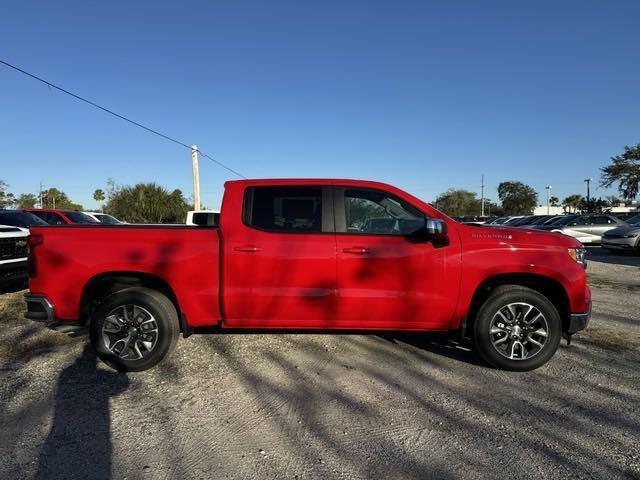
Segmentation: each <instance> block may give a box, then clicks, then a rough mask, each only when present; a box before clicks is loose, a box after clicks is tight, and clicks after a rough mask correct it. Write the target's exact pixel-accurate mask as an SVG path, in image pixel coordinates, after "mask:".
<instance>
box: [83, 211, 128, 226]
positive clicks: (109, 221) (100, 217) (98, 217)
mask: <svg viewBox="0 0 640 480" xmlns="http://www.w3.org/2000/svg"><path fill="white" fill-rule="evenodd" d="M82 213H84V214H85V215H87V216H88V217H91V218H93V219H94V220H95V221H96V222H100V223H104V224H105V225H119V224H121V223H124V222H122V221H120V220H118V219H117V218H116V217H114V216H113V215H109V214H108V213H102V212H82Z"/></svg>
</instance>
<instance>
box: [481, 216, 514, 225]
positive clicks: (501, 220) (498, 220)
mask: <svg viewBox="0 0 640 480" xmlns="http://www.w3.org/2000/svg"><path fill="white" fill-rule="evenodd" d="M510 218H511V217H498V218H496V219H494V220H493V221H492V222H490V223H485V225H502V224H504V223H505V222H506V221H507V220H509V219H510Z"/></svg>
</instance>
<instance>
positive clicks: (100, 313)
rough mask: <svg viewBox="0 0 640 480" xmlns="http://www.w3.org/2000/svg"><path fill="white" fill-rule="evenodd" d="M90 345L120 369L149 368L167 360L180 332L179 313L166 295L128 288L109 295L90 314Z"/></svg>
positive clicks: (109, 362) (114, 366)
mask: <svg viewBox="0 0 640 480" xmlns="http://www.w3.org/2000/svg"><path fill="white" fill-rule="evenodd" d="M90 333H91V344H92V345H93V348H94V349H95V351H96V353H97V354H98V356H99V357H100V359H101V360H102V361H104V362H105V363H106V364H107V365H109V366H111V367H112V368H115V369H116V370H118V371H124V372H136V371H141V370H147V369H149V368H151V367H153V366H154V365H156V364H157V363H159V362H160V361H161V360H162V359H164V358H165V357H166V356H167V355H168V354H169V353H171V351H172V350H173V348H174V347H175V344H176V342H177V340H178V336H179V335H180V329H179V325H178V314H177V312H176V308H175V307H174V305H173V303H172V302H171V301H170V300H169V299H168V298H167V297H166V296H164V295H163V294H161V293H160V292H157V291H156V290H152V289H149V288H137V287H136V288H128V289H125V290H122V291H120V292H117V293H115V294H113V295H111V296H110V297H108V298H107V299H106V300H105V301H104V302H103V303H101V304H100V306H99V307H98V308H97V309H96V311H95V312H94V313H93V314H92V315H91V325H90Z"/></svg>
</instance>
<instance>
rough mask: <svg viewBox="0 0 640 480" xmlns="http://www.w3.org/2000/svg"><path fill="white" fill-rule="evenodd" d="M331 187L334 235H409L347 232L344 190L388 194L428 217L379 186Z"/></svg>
mask: <svg viewBox="0 0 640 480" xmlns="http://www.w3.org/2000/svg"><path fill="white" fill-rule="evenodd" d="M332 188H333V206H334V218H335V233H336V235H357V236H359V237H396V238H398V237H400V238H407V237H410V236H411V235H403V234H402V233H372V232H358V233H354V232H348V231H347V214H346V211H345V208H344V207H345V204H344V192H345V190H368V191H371V192H379V193H384V194H385V195H388V196H389V197H391V198H394V199H397V200H400V201H401V202H403V203H408V204H409V205H411V206H412V207H413V208H415V209H416V210H417V211H418V212H420V213H421V214H422V215H424V218H425V221H426V219H427V218H430V217H429V215H427V213H426V212H424V211H423V210H422V209H420V208H418V207H416V206H415V205H414V204H413V203H410V202H407V201H406V200H403V199H402V198H400V197H398V196H397V195H395V194H393V193H391V192H388V191H386V190H381V189H379V188H371V187H361V186H358V185H345V186H342V185H336V186H334V187H332Z"/></svg>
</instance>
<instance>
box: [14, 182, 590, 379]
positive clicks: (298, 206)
mask: <svg viewBox="0 0 640 480" xmlns="http://www.w3.org/2000/svg"><path fill="white" fill-rule="evenodd" d="M219 220H220V224H219V226H217V225H213V226H203V227H193V226H187V225H182V226H171V227H168V226H164V225H158V226H150V225H144V226H142V225H124V226H117V227H111V226H97V225H72V226H67V227H51V226H47V227H34V229H33V230H32V232H31V235H30V236H29V245H30V246H31V252H30V259H31V260H32V263H31V264H30V265H32V266H33V268H30V269H29V288H30V294H27V295H26V296H25V300H26V302H27V308H28V310H27V312H26V316H27V318H31V319H34V320H40V321H44V322H50V321H54V320H57V321H59V322H78V321H79V322H83V323H84V322H87V326H88V327H89V329H90V332H91V342H92V344H93V346H94V348H95V349H96V352H97V353H98V355H99V356H100V358H102V359H103V360H104V361H105V362H107V363H108V364H109V365H111V366H113V367H115V368H117V369H119V370H145V369H148V368H150V367H152V366H153V365H155V364H157V363H158V362H159V361H160V360H162V359H163V358H164V357H165V356H166V355H167V354H168V353H169V352H170V351H171V350H172V349H173V347H174V346H175V343H176V341H177V339H178V336H179V334H180V331H182V332H183V334H184V335H185V336H188V335H190V334H191V333H193V332H194V330H195V329H196V327H212V326H214V327H216V328H218V329H226V328H231V329H248V330H253V329H256V328H260V329H275V330H281V329H293V330H300V329H324V330H344V329H346V330H354V329H357V330H406V331H450V330H453V331H457V332H458V334H461V335H463V336H466V337H469V338H470V339H471V340H472V342H473V344H474V346H475V349H476V351H477V352H478V354H479V355H480V356H481V357H482V358H484V359H485V360H486V361H487V362H489V363H490V364H492V365H494V366H495V367H498V368H504V369H508V370H518V371H524V370H531V369H533V368H536V367H539V366H540V365H542V364H544V363H546V362H547V361H548V360H549V359H550V358H551V357H552V356H553V354H554V352H555V351H556V350H557V348H558V345H559V344H560V339H561V336H562V335H563V334H565V335H571V334H573V333H576V332H577V331H579V330H582V329H584V328H585V327H586V326H587V323H588V321H589V316H590V312H591V293H590V290H589V287H588V286H587V283H586V272H585V270H584V267H585V259H584V254H585V251H584V249H583V248H582V245H581V244H580V243H579V242H578V241H576V240H575V239H573V238H571V237H568V236H564V235H554V234H549V233H546V232H537V231H524V229H518V228H499V229H498V228H490V227H483V226H482V225H464V224H461V223H458V222H455V221H452V220H451V219H450V218H449V217H447V216H446V215H444V214H443V213H441V212H439V211H438V210H435V209H434V208H433V207H431V206H430V205H428V204H427V203H424V202H423V201H421V200H420V199H418V198H416V197H413V196H412V195H410V194H408V193H406V192H403V191H402V190H400V189H398V188H395V187H393V186H391V185H386V184H382V183H378V182H368V181H360V180H330V179H315V180H311V179H269V180H268V179H262V180H238V181H229V182H226V183H225V191H224V197H223V200H222V212H221V215H220V217H219ZM382 220H384V221H382ZM68 252H73V254H72V255H71V254H69V253H68ZM61 258H64V261H61V260H60V259H61ZM61 279H64V281H61Z"/></svg>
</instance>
